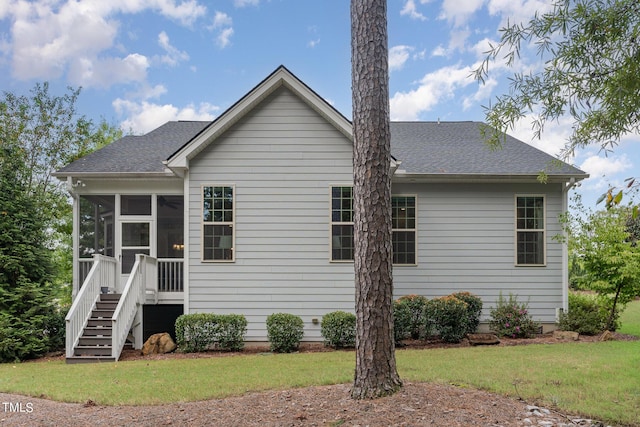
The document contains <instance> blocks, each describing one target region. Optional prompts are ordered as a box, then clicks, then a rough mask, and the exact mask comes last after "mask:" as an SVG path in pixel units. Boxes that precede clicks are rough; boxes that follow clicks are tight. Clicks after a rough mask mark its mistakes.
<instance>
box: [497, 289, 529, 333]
mask: <svg viewBox="0 0 640 427" xmlns="http://www.w3.org/2000/svg"><path fill="white" fill-rule="evenodd" d="M490 316H491V320H490V321H489V327H490V328H491V330H492V331H493V332H495V333H496V335H498V336H500V337H511V338H531V337H533V336H534V335H535V334H536V333H537V332H538V330H539V329H540V325H539V324H538V323H537V322H535V321H534V320H533V318H532V317H531V314H529V304H527V303H519V302H518V297H517V295H513V294H509V299H505V298H504V296H503V295H502V293H500V296H499V298H498V301H497V303H496V306H495V308H492V309H491V313H490Z"/></svg>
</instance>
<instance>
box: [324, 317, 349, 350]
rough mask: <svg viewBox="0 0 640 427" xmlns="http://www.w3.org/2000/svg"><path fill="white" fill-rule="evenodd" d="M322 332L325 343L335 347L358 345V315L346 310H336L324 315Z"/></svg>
mask: <svg viewBox="0 0 640 427" xmlns="http://www.w3.org/2000/svg"><path fill="white" fill-rule="evenodd" d="M320 333H321V334H322V337H323V338H324V343H325V345H327V346H329V347H333V348H342V347H354V346H355V345H356V315H355V314H353V313H347V312H346V311H334V312H331V313H327V314H325V315H324V316H322V324H321V325H320Z"/></svg>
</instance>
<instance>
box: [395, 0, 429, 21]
mask: <svg viewBox="0 0 640 427" xmlns="http://www.w3.org/2000/svg"><path fill="white" fill-rule="evenodd" d="M420 3H427V1H420ZM400 15H408V16H409V17H410V18H411V19H418V20H420V21H425V20H426V19H427V17H426V16H424V15H423V14H422V13H420V12H418V9H417V8H416V2H415V0H407V1H406V3H405V4H404V6H403V7H402V10H401V11H400Z"/></svg>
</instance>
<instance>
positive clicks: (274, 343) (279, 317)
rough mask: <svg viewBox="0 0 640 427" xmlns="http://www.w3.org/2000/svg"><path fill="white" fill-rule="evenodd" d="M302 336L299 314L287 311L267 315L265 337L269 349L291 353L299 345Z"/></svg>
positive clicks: (302, 327)
mask: <svg viewBox="0 0 640 427" xmlns="http://www.w3.org/2000/svg"><path fill="white" fill-rule="evenodd" d="M303 336H304V322H303V321H302V319H301V318H300V317H299V316H296V315H293V314H289V313H274V314H271V315H269V316H267V337H268V339H269V342H270V343H271V351H273V352H276V353H291V352H292V351H296V350H297V349H298V347H300V341H302V337H303Z"/></svg>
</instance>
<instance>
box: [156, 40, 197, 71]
mask: <svg viewBox="0 0 640 427" xmlns="http://www.w3.org/2000/svg"><path fill="white" fill-rule="evenodd" d="M158 44H159V45H160V47H161V48H162V49H164V51H165V52H166V54H165V55H162V56H161V57H160V61H161V62H162V63H163V64H167V65H170V66H172V67H174V66H176V65H178V63H179V62H181V61H187V60H189V54H188V53H186V52H183V51H181V50H179V49H176V48H175V47H174V46H172V45H171V43H170V42H169V36H168V35H167V33H165V32H164V31H162V32H161V33H160V34H158Z"/></svg>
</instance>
